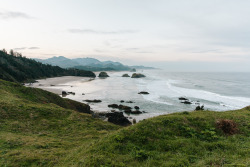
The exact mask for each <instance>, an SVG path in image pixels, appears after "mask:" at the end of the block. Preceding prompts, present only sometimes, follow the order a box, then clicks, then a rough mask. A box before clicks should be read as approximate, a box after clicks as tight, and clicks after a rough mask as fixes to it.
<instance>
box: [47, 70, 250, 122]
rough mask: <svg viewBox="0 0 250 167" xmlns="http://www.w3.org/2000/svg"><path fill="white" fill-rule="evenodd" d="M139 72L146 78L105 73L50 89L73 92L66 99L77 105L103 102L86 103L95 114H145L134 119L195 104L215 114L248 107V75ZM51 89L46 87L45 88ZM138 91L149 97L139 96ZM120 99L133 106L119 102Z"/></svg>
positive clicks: (121, 73)
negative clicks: (120, 108)
mask: <svg viewBox="0 0 250 167" xmlns="http://www.w3.org/2000/svg"><path fill="white" fill-rule="evenodd" d="M138 72H139V73H143V74H145V75H146V77H145V78H137V79H133V78H126V77H121V76H122V75H123V74H124V73H128V74H129V75H132V72H108V74H109V76H110V77H108V78H106V79H101V78H96V79H94V80H92V81H89V82H86V80H87V79H86V78H82V79H81V78H79V77H78V78H77V79H76V80H74V78H72V81H67V82H66V83H62V84H60V83H57V84H56V85H53V89H58V90H60V91H61V90H64V91H68V92H75V93H76V94H75V95H68V96H67V97H66V98H70V99H73V100H76V101H79V102H84V100H87V99H90V100H94V99H97V100H102V102H101V103H89V105H90V106H91V108H92V110H94V111H97V112H103V111H104V112H105V111H110V110H111V108H108V104H123V105H127V106H131V107H134V106H139V107H140V110H141V111H145V112H147V113H144V114H140V115H131V116H132V117H133V118H136V119H137V120H141V119H144V118H148V117H153V116H157V115H162V114H168V113H173V112H181V111H193V110H194V109H195V107H196V106H197V105H204V106H205V109H206V110H207V109H208V110H215V111H225V110H234V109H240V108H243V107H245V106H248V105H250V77H249V76H250V74H249V73H176V72H175V73H171V72H167V71H164V70H144V71H142V70H139V71H138ZM50 87H51V86H47V89H49V88H50ZM44 88H46V87H44ZM140 91H147V92H149V93H150V94H149V95H140V94H138V92H140ZM83 94H84V95H83ZM179 97H185V98H187V99H189V100H190V101H191V102H192V104H183V103H180V102H181V101H180V100H179ZM121 100H124V101H133V102H134V103H120V101H121ZM84 103H86V102H84ZM125 115H126V114H125Z"/></svg>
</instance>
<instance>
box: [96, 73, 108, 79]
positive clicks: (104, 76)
mask: <svg viewBox="0 0 250 167" xmlns="http://www.w3.org/2000/svg"><path fill="white" fill-rule="evenodd" d="M98 77H100V78H106V77H109V76H108V74H107V73H106V72H100V74H99V75H98Z"/></svg>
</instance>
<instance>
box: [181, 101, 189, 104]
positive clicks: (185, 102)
mask: <svg viewBox="0 0 250 167" xmlns="http://www.w3.org/2000/svg"><path fill="white" fill-rule="evenodd" d="M181 103H183V104H192V102H190V101H187V100H186V101H182V102H181Z"/></svg>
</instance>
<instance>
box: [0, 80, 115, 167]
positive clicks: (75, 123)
mask: <svg viewBox="0 0 250 167" xmlns="http://www.w3.org/2000/svg"><path fill="white" fill-rule="evenodd" d="M0 94H1V96H0V166H54V165H56V164H58V163H59V162H60V161H61V160H63V159H65V158H66V157H67V155H68V154H69V152H72V151H73V150H75V149H76V148H77V147H79V146H83V145H84V146H85V147H86V148H87V147H88V146H89V145H90V144H91V143H92V142H94V141H96V140H97V139H99V138H100V137H102V136H104V135H105V134H107V133H108V132H110V131H113V130H117V129H118V128H119V127H118V126H115V125H112V124H110V123H108V122H103V121H102V120H98V119H93V118H92V117H91V115H90V114H85V113H90V110H89V106H88V105H85V104H82V103H79V102H75V101H72V100H68V99H62V98H60V97H59V96H58V95H55V94H52V93H49V92H47V91H43V90H40V89H35V88H26V87H24V86H21V85H19V84H16V83H11V82H7V81H3V80H0Z"/></svg>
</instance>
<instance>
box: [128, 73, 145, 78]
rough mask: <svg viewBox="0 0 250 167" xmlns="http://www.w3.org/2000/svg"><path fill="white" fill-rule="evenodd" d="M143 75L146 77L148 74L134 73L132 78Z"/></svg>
mask: <svg viewBox="0 0 250 167" xmlns="http://www.w3.org/2000/svg"><path fill="white" fill-rule="evenodd" d="M143 77H146V76H145V75H143V74H140V73H134V74H133V75H132V77H131V78H143Z"/></svg>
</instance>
